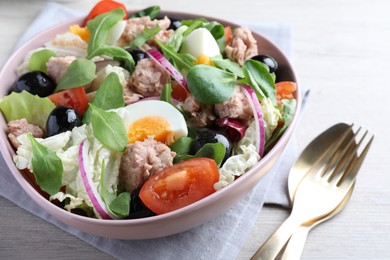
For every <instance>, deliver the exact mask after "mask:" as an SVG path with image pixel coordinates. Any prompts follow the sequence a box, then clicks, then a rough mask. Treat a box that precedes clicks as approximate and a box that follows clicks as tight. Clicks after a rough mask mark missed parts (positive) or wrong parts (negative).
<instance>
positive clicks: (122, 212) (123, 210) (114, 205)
mask: <svg viewBox="0 0 390 260" xmlns="http://www.w3.org/2000/svg"><path fill="white" fill-rule="evenodd" d="M109 208H110V210H111V212H113V213H114V214H115V215H116V216H118V217H121V218H124V217H127V216H128V215H129V212H130V193H128V192H122V193H119V195H118V196H117V197H115V199H114V200H113V201H111V203H110V204H109Z"/></svg>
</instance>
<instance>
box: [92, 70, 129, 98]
mask: <svg viewBox="0 0 390 260" xmlns="http://www.w3.org/2000/svg"><path fill="white" fill-rule="evenodd" d="M111 72H114V73H116V74H117V75H118V78H119V82H120V83H121V85H122V87H125V86H126V82H127V80H128V79H129V78H130V73H129V72H128V71H127V70H125V69H124V68H122V67H119V66H111V65H110V64H108V65H107V66H106V67H104V68H102V69H101V70H99V71H98V72H97V73H96V76H95V79H94V80H93V81H92V86H90V87H88V91H94V90H97V89H98V88H99V86H100V85H101V84H102V82H103V81H104V79H105V78H106V77H107V76H108V75H109V74H110V73H111Z"/></svg>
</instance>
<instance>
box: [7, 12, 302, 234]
mask: <svg viewBox="0 0 390 260" xmlns="http://www.w3.org/2000/svg"><path fill="white" fill-rule="evenodd" d="M161 14H164V15H168V16H172V17H174V16H175V15H177V16H185V17H204V18H206V19H207V20H214V21H219V22H221V23H222V24H224V25H230V26H236V27H239V26H241V25H239V24H236V23H234V22H230V21H227V20H224V19H221V18H217V17H211V16H204V15H200V14H195V13H191V12H180V11H165V10H162V11H161ZM83 19H84V17H78V18H74V19H70V20H67V21H65V22H62V23H59V24H56V25H53V26H51V27H49V28H47V29H45V30H42V31H41V32H39V33H37V34H36V35H35V36H34V37H32V38H30V39H29V40H28V41H26V42H25V43H23V44H22V45H21V46H20V47H19V48H18V49H17V50H15V51H14V52H13V53H12V55H11V56H10V57H9V58H8V59H7V61H6V62H5V63H4V65H3V67H2V69H1V71H0V78H2V77H3V74H4V73H5V68H7V67H8V66H10V64H11V63H12V61H13V60H14V59H15V56H17V55H18V53H19V52H22V51H28V50H32V49H33V48H31V47H30V45H31V44H32V43H34V42H37V41H39V38H40V37H41V36H42V35H43V34H46V33H48V32H51V31H55V30H56V29H58V28H61V27H64V26H65V25H71V24H81V22H82V21H83ZM251 31H252V33H253V34H255V35H256V36H257V37H258V38H260V39H261V40H262V41H266V42H267V44H268V45H269V46H271V47H272V48H273V49H275V50H276V51H277V52H279V54H280V55H281V56H282V57H283V59H285V60H286V61H287V64H288V66H289V69H290V70H291V75H292V77H293V78H294V81H295V83H296V84H297V86H298V87H297V91H296V93H295V98H296V109H295V112H294V116H293V119H292V121H291V123H290V125H289V126H288V127H287V129H286V130H285V132H284V133H283V135H282V136H281V137H280V138H279V139H278V141H277V142H276V144H275V145H274V147H272V149H271V150H270V151H269V152H268V153H267V154H266V155H265V156H264V157H263V158H262V159H261V160H260V161H259V162H258V163H256V164H255V165H254V166H253V167H252V168H251V169H249V170H248V171H247V172H245V174H243V175H242V176H240V177H239V178H237V179H236V180H235V181H234V182H233V183H231V184H229V185H228V186H227V187H224V188H222V189H220V190H217V191H216V192H214V193H213V194H211V195H209V196H207V197H206V198H203V199H201V200H199V201H197V202H194V203H192V204H190V205H188V206H185V207H183V208H180V209H177V210H175V211H172V212H168V213H165V214H161V215H155V216H150V217H145V218H139V219H117V220H104V219H97V218H91V217H86V216H81V215H77V214H74V213H71V212H68V211H67V210H64V209H62V208H60V207H58V206H56V205H55V204H53V203H52V202H50V201H49V200H47V199H46V198H44V197H43V196H42V195H41V194H40V193H39V192H38V191H37V190H36V189H35V188H34V187H33V186H32V185H31V184H30V183H29V182H28V181H27V180H26V179H25V177H24V176H23V174H22V173H21V172H20V171H19V170H18V169H17V168H16V165H15V164H14V162H13V159H12V156H13V154H15V152H14V150H13V148H12V146H11V145H10V143H9V142H8V144H7V143H6V146H7V148H8V151H7V152H6V151H3V149H1V151H0V152H1V154H2V155H3V158H4V161H5V163H6V164H7V166H8V168H9V170H10V171H11V173H12V175H13V176H14V178H15V179H16V180H17V182H18V183H19V185H21V187H22V189H23V190H25V191H26V192H27V194H28V195H29V197H31V198H32V199H33V200H34V201H35V202H37V204H38V205H39V207H41V208H43V206H42V205H40V204H41V203H42V204H43V205H45V207H44V208H45V211H47V210H46V207H48V208H52V209H53V210H55V211H61V214H65V215H64V216H65V217H70V218H73V219H77V220H80V221H87V222H90V223H95V224H99V225H110V226H111V225H113V226H122V225H126V226H132V225H140V224H148V223H152V222H155V221H160V220H167V219H171V218H176V217H177V216H180V215H184V214H190V213H192V212H196V211H198V210H199V209H201V208H203V207H204V206H206V205H210V204H214V203H215V202H216V201H218V200H220V199H221V198H222V197H224V196H227V195H228V193H229V192H230V190H232V189H235V187H237V186H240V185H242V183H244V182H246V181H248V180H249V179H250V177H251V175H253V174H255V173H256V172H257V171H258V170H259V168H261V166H263V165H265V164H267V162H268V161H270V160H272V159H273V158H274V157H275V154H276V153H277V151H278V150H279V149H281V148H282V147H283V146H285V145H286V144H287V143H288V142H289V140H290V137H291V135H292V133H293V131H294V129H295V125H296V124H297V121H298V117H299V115H300V112H301V105H302V104H301V103H302V93H301V89H300V87H299V83H298V79H297V77H296V74H295V70H294V68H293V67H292V65H291V61H290V59H289V58H287V57H286V56H285V54H284V53H283V52H282V50H280V49H279V47H277V46H276V45H275V44H274V43H273V42H271V41H270V40H268V39H267V38H266V37H264V36H263V35H261V34H259V33H257V32H255V31H253V30H251ZM1 117H3V116H1ZM3 120H4V119H3ZM2 141H3V140H2ZM7 158H8V159H7ZM259 182H260V181H258V182H257V183H256V184H255V185H256V186H257V185H258V183H259ZM248 192H250V191H248ZM48 213H49V214H50V215H52V214H51V212H48Z"/></svg>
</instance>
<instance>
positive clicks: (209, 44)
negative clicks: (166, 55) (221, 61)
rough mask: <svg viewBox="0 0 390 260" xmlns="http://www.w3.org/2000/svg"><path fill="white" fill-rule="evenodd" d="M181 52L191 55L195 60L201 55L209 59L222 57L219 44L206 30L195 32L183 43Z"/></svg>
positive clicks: (196, 30)
mask: <svg viewBox="0 0 390 260" xmlns="http://www.w3.org/2000/svg"><path fill="white" fill-rule="evenodd" d="M180 52H182V53H189V54H191V55H192V56H194V57H195V58H198V57H199V56H201V55H205V56H208V57H214V56H217V55H221V53H220V51H219V47H218V43H217V42H216V40H215V39H214V37H213V35H212V34H211V33H210V31H209V30H207V29H206V28H198V29H195V30H193V31H192V32H191V33H190V34H189V35H188V36H187V37H186V38H185V40H184V41H183V46H182V47H181V50H180Z"/></svg>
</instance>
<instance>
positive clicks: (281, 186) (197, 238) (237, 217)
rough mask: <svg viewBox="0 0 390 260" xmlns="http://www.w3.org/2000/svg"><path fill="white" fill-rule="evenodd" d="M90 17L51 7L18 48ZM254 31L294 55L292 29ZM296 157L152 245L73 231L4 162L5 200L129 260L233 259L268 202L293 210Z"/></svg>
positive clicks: (289, 154)
mask: <svg viewBox="0 0 390 260" xmlns="http://www.w3.org/2000/svg"><path fill="white" fill-rule="evenodd" d="M82 15H85V14H84V13H83V12H79V11H76V10H72V9H69V8H66V7H64V6H62V5H59V4H56V3H49V4H48V5H47V6H46V8H44V9H43V10H42V11H41V13H40V15H39V16H38V17H37V19H36V20H35V21H34V22H33V23H32V24H31V26H30V27H29V29H28V30H27V31H26V33H25V34H24V35H23V37H22V38H21V39H20V41H19V42H18V44H17V46H16V47H19V46H20V45H21V44H23V43H24V42H25V41H26V40H28V39H29V38H30V37H31V36H33V35H34V34H36V33H37V32H39V31H42V30H44V29H46V28H47V27H49V26H52V25H54V24H56V23H60V22H63V21H65V20H68V19H70V18H75V17H80V16H82ZM241 24H246V25H247V26H248V27H249V28H251V29H252V30H254V31H256V32H259V33H261V34H262V35H264V36H266V37H267V38H268V39H270V40H271V41H272V42H274V43H275V44H276V45H277V46H279V47H280V48H281V49H282V50H283V51H284V52H285V54H286V55H290V51H291V47H290V46H291V45H290V43H291V42H290V41H291V32H290V28H289V26H287V25H285V24H279V23H263V22H262V23H261V24H260V23H259V24H256V23H245V22H241ZM296 157H297V153H296V148H295V142H294V140H293V139H292V141H291V142H290V143H289V145H288V147H287V149H286V151H285V152H284V155H283V156H282V159H281V160H280V161H279V162H278V163H277V165H276V166H275V167H274V169H273V170H272V171H271V172H269V173H268V174H267V175H266V176H265V177H264V178H263V179H262V180H261V182H260V183H259V184H258V185H257V186H256V187H255V188H254V189H253V190H252V191H251V192H249V193H248V194H247V195H246V196H245V197H244V198H243V199H242V200H241V201H239V202H238V203H237V204H235V205H233V206H232V207H231V208H230V209H229V210H227V211H226V212H224V213H222V214H221V215H220V216H218V217H217V218H215V219H213V220H212V221H210V222H209V223H206V224H204V225H201V226H199V227H197V228H194V229H191V230H189V231H186V232H183V233H180V234H177V235H172V236H169V237H164V238H158V239H150V240H138V241H134V240H116V239H108V238H103V237H98V236H94V235H91V234H87V233H84V232H81V231H79V230H77V229H74V228H71V227H69V226H67V225H65V224H63V223H61V222H58V221H57V220H56V219H54V218H53V217H51V216H50V215H49V214H47V213H46V212H44V211H43V210H41V208H40V207H39V206H38V205H37V204H36V203H35V202H34V201H33V200H31V199H30V198H29V196H28V195H27V194H26V193H25V192H24V191H23V189H22V188H21V187H20V186H19V184H18V183H17V182H16V180H15V179H14V178H13V176H12V174H11V173H10V172H9V170H8V169H7V167H6V166H5V163H4V159H3V158H1V159H0V169H1V170H0V171H1V174H0V195H1V196H3V197H5V198H7V199H9V200H10V201H12V202H14V203H15V204H16V205H18V206H20V207H21V208H24V209H26V210H27V211H29V212H31V213H32V214H34V215H36V216H39V217H41V218H43V219H45V220H46V221H48V222H50V223H52V224H54V225H56V226H58V227H59V228H61V229H63V230H65V231H67V232H69V233H70V234H73V235H75V236H77V237H78V238H80V239H82V240H84V241H85V242H87V243H89V244H91V245H92V246H94V247H96V248H98V249H100V250H102V251H104V252H106V253H108V254H110V255H112V256H114V257H116V258H119V259H125V258H128V257H129V256H131V258H132V259H234V258H236V257H237V255H238V253H239V250H240V248H241V247H242V244H243V243H244V241H245V239H246V238H247V236H248V234H249V232H250V230H251V228H252V227H253V225H254V223H255V220H256V218H257V216H258V215H259V212H260V211H261V208H262V206H263V204H264V202H269V203H274V204H279V205H282V206H286V207H288V206H289V200H288V197H287V188H286V185H287V174H288V170H289V168H290V167H291V165H292V163H293V162H294V161H295V159H296Z"/></svg>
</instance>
